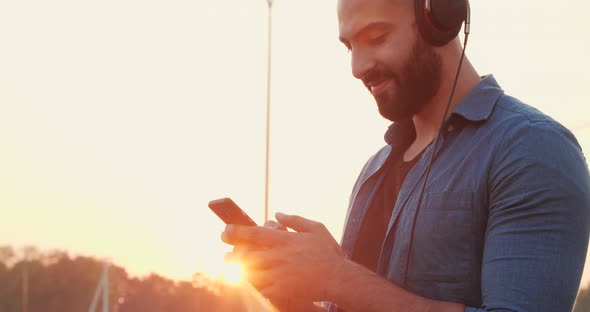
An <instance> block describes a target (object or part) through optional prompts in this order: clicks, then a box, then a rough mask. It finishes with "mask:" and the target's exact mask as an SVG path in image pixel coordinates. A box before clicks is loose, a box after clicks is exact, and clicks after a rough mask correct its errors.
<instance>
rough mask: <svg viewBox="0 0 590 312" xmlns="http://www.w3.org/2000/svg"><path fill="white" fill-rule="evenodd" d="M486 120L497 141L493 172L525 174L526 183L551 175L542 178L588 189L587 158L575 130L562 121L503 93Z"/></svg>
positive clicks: (510, 174) (522, 175)
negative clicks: (565, 125)
mask: <svg viewBox="0 0 590 312" xmlns="http://www.w3.org/2000/svg"><path fill="white" fill-rule="evenodd" d="M489 123H490V125H489V126H490V127H492V128H493V129H492V130H493V131H494V133H495V138H496V140H497V142H498V143H499V144H497V145H495V146H494V147H495V148H494V149H495V150H494V151H493V153H494V156H493V158H494V166H493V168H494V171H495V173H496V174H500V176H502V177H504V178H506V177H519V176H520V177H528V178H529V181H528V182H526V184H527V185H535V184H536V183H537V182H539V181H540V180H539V179H537V178H534V177H539V176H543V177H551V179H549V180H548V179H545V178H543V179H542V180H546V182H551V184H555V183H564V182H565V183H567V185H569V186H570V187H572V189H576V190H583V191H584V192H586V191H587V188H588V185H589V184H588V167H587V163H586V159H585V157H584V154H583V152H582V149H581V147H580V145H579V143H578V141H577V139H576V137H575V136H574V134H573V133H572V132H571V131H570V130H569V129H567V128H566V127H564V126H563V125H562V124H561V123H559V122H557V121H556V120H554V119H553V118H551V117H549V116H547V115H546V114H544V113H542V112H541V111H539V110H538V109H536V108H534V107H531V106H529V105H527V104H524V103H522V102H521V101H519V100H517V99H515V98H513V97H510V96H506V95H503V96H501V97H500V98H499V99H498V102H497V103H496V107H495V108H494V112H493V114H492V115H491V116H490V120H489ZM496 178H497V176H496ZM531 178H534V180H536V181H531V180H530V179H531ZM513 182H514V181H513Z"/></svg>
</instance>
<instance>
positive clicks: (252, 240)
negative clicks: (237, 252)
mask: <svg viewBox="0 0 590 312" xmlns="http://www.w3.org/2000/svg"><path fill="white" fill-rule="evenodd" d="M290 234H293V233H289V232H285V231H279V230H275V229H272V228H268V227H263V226H243V225H234V224H228V225H227V226H226V227H225V231H223V233H221V240H223V241H224V242H226V243H228V244H230V245H239V244H246V245H248V244H249V245H257V246H274V245H277V244H284V243H285V242H286V241H287V240H288V239H289V238H290Z"/></svg>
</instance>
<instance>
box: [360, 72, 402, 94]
mask: <svg viewBox="0 0 590 312" xmlns="http://www.w3.org/2000/svg"><path fill="white" fill-rule="evenodd" d="M387 79H393V80H394V81H395V82H399V79H398V77H397V76H396V75H395V74H394V73H393V72H391V71H388V70H386V69H383V68H377V69H373V70H371V71H370V72H368V73H367V74H366V75H365V76H364V77H363V79H362V81H363V84H364V85H365V87H367V88H369V89H371V85H373V84H375V83H376V82H380V81H383V80H387Z"/></svg>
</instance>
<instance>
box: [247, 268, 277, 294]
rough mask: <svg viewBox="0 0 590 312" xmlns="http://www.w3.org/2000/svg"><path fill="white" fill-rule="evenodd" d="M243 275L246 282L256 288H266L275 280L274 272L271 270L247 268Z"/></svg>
mask: <svg viewBox="0 0 590 312" xmlns="http://www.w3.org/2000/svg"><path fill="white" fill-rule="evenodd" d="M244 276H245V277H246V280H247V281H248V283H250V285H252V286H254V288H256V289H258V290H260V289H264V288H268V287H270V286H272V285H273V284H274V283H275V282H276V277H275V274H274V273H273V272H272V271H271V270H249V271H247V272H246V273H245V274H244Z"/></svg>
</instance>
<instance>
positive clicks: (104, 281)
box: [102, 262, 109, 312]
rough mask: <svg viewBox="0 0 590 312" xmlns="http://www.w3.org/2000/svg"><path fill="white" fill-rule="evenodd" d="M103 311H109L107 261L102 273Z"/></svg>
mask: <svg viewBox="0 0 590 312" xmlns="http://www.w3.org/2000/svg"><path fill="white" fill-rule="evenodd" d="M102 274H103V275H102V312H109V263H108V262H105V264H104V272H103V273H102Z"/></svg>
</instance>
